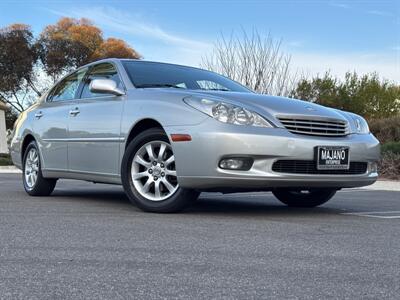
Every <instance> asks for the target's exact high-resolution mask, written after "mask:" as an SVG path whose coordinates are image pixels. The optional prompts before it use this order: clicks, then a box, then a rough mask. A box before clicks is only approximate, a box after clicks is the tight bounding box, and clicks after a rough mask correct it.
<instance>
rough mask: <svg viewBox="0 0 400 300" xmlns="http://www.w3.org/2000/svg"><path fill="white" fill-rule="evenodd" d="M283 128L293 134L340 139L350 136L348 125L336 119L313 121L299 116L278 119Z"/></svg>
mask: <svg viewBox="0 0 400 300" xmlns="http://www.w3.org/2000/svg"><path fill="white" fill-rule="evenodd" d="M278 119H279V121H280V122H281V123H282V125H283V126H285V128H286V129H287V130H289V131H290V132H291V133H297V134H305V135H316V136H328V137H340V136H345V135H347V134H349V130H348V123H347V122H346V121H343V120H334V119H312V118H304V117H299V116H294V117H287V116H285V117H278Z"/></svg>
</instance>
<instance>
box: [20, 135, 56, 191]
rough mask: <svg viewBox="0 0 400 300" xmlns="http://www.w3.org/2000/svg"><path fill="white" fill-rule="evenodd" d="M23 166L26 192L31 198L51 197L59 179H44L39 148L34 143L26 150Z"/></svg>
mask: <svg viewBox="0 0 400 300" xmlns="http://www.w3.org/2000/svg"><path fill="white" fill-rule="evenodd" d="M23 166H24V167H23V173H22V181H23V183H24V188H25V191H26V192H27V193H28V194H29V195H31V196H49V195H50V194H51V193H52V192H53V190H54V188H55V186H56V183H57V179H49V178H43V175H42V168H41V163H40V155H39V148H38V146H37V144H36V142H34V141H32V142H31V143H30V144H29V145H28V147H27V148H26V150H25V154H24V159H23Z"/></svg>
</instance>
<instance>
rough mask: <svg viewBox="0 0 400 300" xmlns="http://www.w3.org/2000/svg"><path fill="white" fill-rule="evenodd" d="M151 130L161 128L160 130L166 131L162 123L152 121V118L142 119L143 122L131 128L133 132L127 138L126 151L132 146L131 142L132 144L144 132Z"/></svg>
mask: <svg viewBox="0 0 400 300" xmlns="http://www.w3.org/2000/svg"><path fill="white" fill-rule="evenodd" d="M150 128H160V129H162V130H164V128H163V126H162V125H161V123H160V122H158V121H156V120H155V119H151V118H146V119H142V120H140V121H138V122H137V123H136V124H135V125H134V126H133V127H132V128H131V130H130V132H129V134H128V136H127V138H126V141H125V149H124V150H126V148H127V147H128V145H129V144H130V142H132V141H133V139H134V138H135V137H136V136H138V135H139V134H140V133H142V132H143V131H145V130H147V129H150ZM164 132H165V130H164Z"/></svg>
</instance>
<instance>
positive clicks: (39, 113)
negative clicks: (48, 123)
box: [35, 111, 43, 120]
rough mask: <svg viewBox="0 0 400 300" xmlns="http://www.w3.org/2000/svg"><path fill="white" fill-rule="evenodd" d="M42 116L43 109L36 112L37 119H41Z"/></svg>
mask: <svg viewBox="0 0 400 300" xmlns="http://www.w3.org/2000/svg"><path fill="white" fill-rule="evenodd" d="M41 117H43V113H42V112H41V111H39V112H37V113H36V114H35V118H36V119H38V120H39V119H40V118H41Z"/></svg>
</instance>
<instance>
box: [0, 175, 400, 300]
mask: <svg viewBox="0 0 400 300" xmlns="http://www.w3.org/2000/svg"><path fill="white" fill-rule="evenodd" d="M20 176H21V175H20V174H0V299H41V300H43V299H128V298H129V299H261V298H268V299H271V298H272V299H274V298H275V299H288V298H289V299H326V298H333V299H360V298H363V299H399V298H400V192H399V191H397V192H396V191H380V190H366V189H359V190H358V189H353V190H344V191H340V192H339V193H338V194H337V195H336V196H335V197H334V198H333V199H332V200H331V201H329V202H328V203H326V204H325V205H323V206H321V207H319V208H314V209H294V208H288V207H285V206H283V205H282V204H280V202H278V201H277V200H276V199H275V198H274V197H273V196H272V194H270V193H247V194H231V195H222V194H211V193H207V194H202V196H201V198H200V199H199V201H198V202H197V203H196V204H195V205H194V206H193V207H191V208H189V209H187V210H186V211H184V212H182V213H179V214H150V213H144V212H142V211H140V210H139V209H137V208H136V207H134V206H132V205H131V204H130V202H129V201H128V199H127V197H126V196H125V195H124V193H123V191H122V188H121V187H119V186H111V185H102V184H92V183H85V182H79V181H72V180H61V181H59V183H58V185H57V187H56V190H55V192H54V193H53V195H52V196H50V197H43V198H36V197H29V196H28V195H27V194H26V193H25V192H24V191H23V187H22V184H21V180H20Z"/></svg>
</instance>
